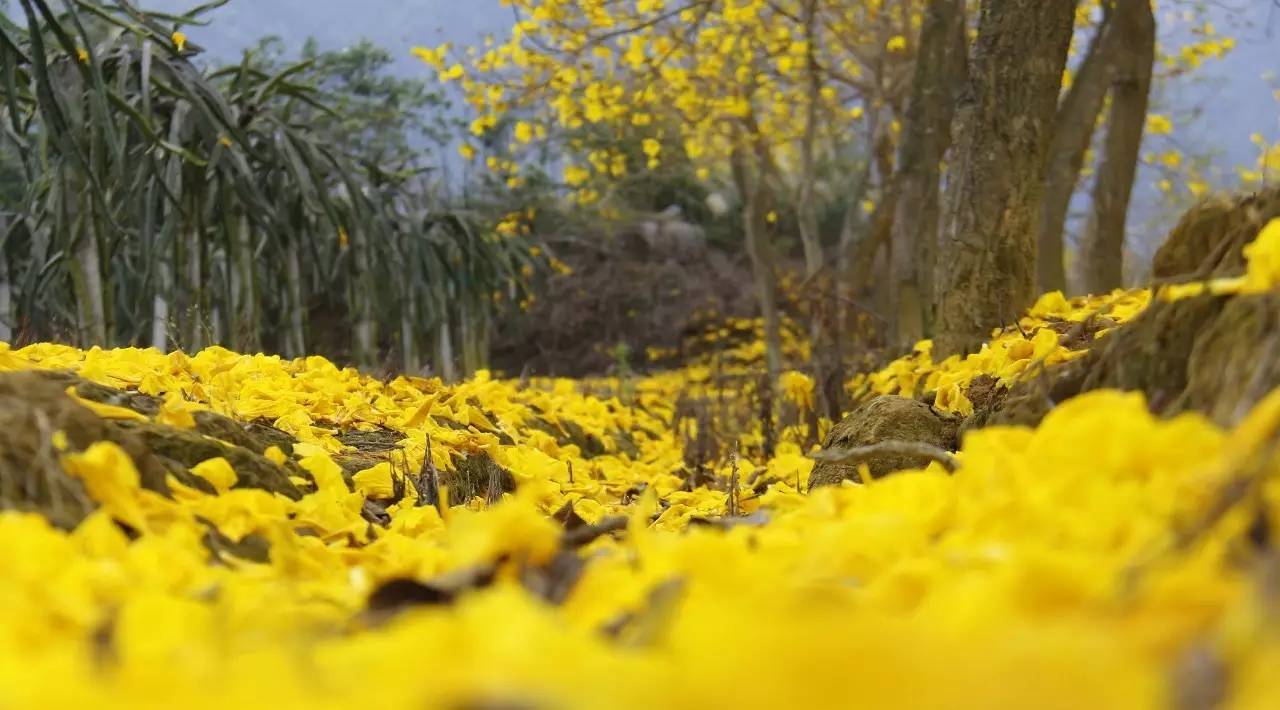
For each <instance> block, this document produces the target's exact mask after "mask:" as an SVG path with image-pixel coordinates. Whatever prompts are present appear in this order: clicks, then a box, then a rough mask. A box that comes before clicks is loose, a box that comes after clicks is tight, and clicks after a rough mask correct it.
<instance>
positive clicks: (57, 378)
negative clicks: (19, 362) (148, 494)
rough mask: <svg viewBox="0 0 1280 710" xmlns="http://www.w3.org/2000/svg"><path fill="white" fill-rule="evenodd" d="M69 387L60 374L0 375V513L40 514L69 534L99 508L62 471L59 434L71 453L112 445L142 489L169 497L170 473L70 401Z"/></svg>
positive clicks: (131, 439)
mask: <svg viewBox="0 0 1280 710" xmlns="http://www.w3.org/2000/svg"><path fill="white" fill-rule="evenodd" d="M68 383H69V381H68V380H67V379H66V377H65V375H63V374H58V373H52V374H51V373H49V372H42V371H25V372H6V373H0V510H6V509H12V510H22V511H31V512H38V513H41V514H43V515H44V516H45V517H46V518H48V520H49V521H50V522H51V523H53V524H54V525H55V526H57V527H60V528H66V529H69V528H72V527H74V526H75V525H76V524H78V523H79V522H80V521H81V520H83V519H84V517H85V516H86V515H88V514H89V513H90V512H92V511H93V509H94V508H95V507H96V504H95V503H94V502H93V500H91V499H90V498H89V497H88V495H87V494H86V493H85V491H84V486H83V485H82V484H81V483H80V481H79V480H77V479H75V478H72V477H71V476H70V475H68V474H67V473H66V472H65V471H63V469H62V465H61V463H60V461H59V454H60V453H61V452H59V451H57V450H56V449H55V448H54V445H53V436H54V433H55V432H62V435H64V436H65V437H66V444H67V451H72V452H74V451H83V450H85V449H87V448H89V447H90V446H91V445H93V444H94V443H96V442H99V441H111V442H114V443H115V444H117V445H118V446H120V447H121V448H122V449H124V451H125V453H127V454H128V455H129V457H130V458H131V459H133V462H134V465H135V466H136V467H137V469H138V473H139V475H140V478H141V482H142V485H143V486H144V487H146V488H148V489H150V490H153V491H157V492H160V493H165V494H167V493H168V492H169V488H168V485H167V483H166V476H167V474H168V473H169V470H168V467H167V466H165V464H164V463H163V462H162V461H160V460H159V459H158V458H157V457H155V456H154V455H153V454H152V453H151V452H150V450H149V449H148V448H147V447H146V445H145V444H144V443H143V442H142V441H141V440H140V439H138V438H137V437H136V436H134V435H133V434H131V433H129V432H126V431H122V430H121V429H120V428H119V427H118V426H116V424H115V423H114V422H111V421H107V420H105V419H102V418H101V417H99V416H98V415H96V414H94V413H93V412H92V411H90V410H89V409H88V408H86V407H84V406H83V405H81V404H79V403H78V402H76V401H75V400H74V399H72V398H70V397H68V396H67V395H66V393H65V390H66V387H67V386H68ZM192 478H194V476H193V477H192Z"/></svg>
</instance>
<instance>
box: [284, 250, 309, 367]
mask: <svg viewBox="0 0 1280 710" xmlns="http://www.w3.org/2000/svg"><path fill="white" fill-rule="evenodd" d="M285 287H286V289H287V290H288V295H289V297H288V299H287V300H286V301H285V308H287V309H288V311H289V314H288V323H289V325H288V330H287V331H286V333H287V336H288V337H287V338H286V340H285V348H284V350H285V353H286V354H288V355H289V356H290V357H302V356H303V355H306V354H307V330H306V313H307V304H306V302H305V301H304V300H303V296H302V263H301V262H300V261H299V260H298V249H297V247H294V248H291V249H289V250H288V256H287V257H286V258H285Z"/></svg>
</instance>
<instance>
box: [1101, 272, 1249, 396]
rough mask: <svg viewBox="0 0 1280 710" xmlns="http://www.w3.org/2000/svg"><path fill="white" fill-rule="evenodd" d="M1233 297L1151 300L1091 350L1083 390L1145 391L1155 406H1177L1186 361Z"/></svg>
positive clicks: (1185, 386)
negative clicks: (1140, 313)
mask: <svg viewBox="0 0 1280 710" xmlns="http://www.w3.org/2000/svg"><path fill="white" fill-rule="evenodd" d="M1230 300H1231V299H1230V298H1229V297H1226V296H1213V295H1201V296H1195V297H1192V298H1187V299H1183V300H1180V301H1174V302H1163V301H1153V302H1152V303H1151V305H1150V306H1149V307H1148V308H1147V310H1146V312H1145V313H1143V314H1142V315H1140V316H1138V317H1137V318H1135V319H1134V320H1133V321H1131V322H1129V323H1128V324H1126V325H1125V326H1124V327H1123V328H1120V329H1118V330H1117V331H1116V332H1114V333H1112V334H1111V335H1110V336H1109V337H1108V338H1107V342H1106V344H1105V345H1104V346H1103V347H1101V348H1099V349H1098V350H1096V351H1095V352H1094V353H1092V354H1091V355H1090V356H1089V358H1088V362H1089V364H1090V368H1091V369H1090V372H1089V375H1088V378H1087V379H1086V381H1085V383H1084V386H1083V387H1082V390H1083V391H1087V390H1094V389H1101V388H1113V389H1122V390H1135V391H1140V392H1145V393H1146V395H1147V402H1148V404H1150V406H1151V409H1152V410H1153V411H1157V412H1160V411H1168V410H1170V409H1171V408H1172V407H1175V406H1177V403H1178V402H1179V400H1180V398H1181V397H1182V393H1183V391H1184V390H1186V388H1187V381H1188V374H1187V363H1188V362H1189V361H1190V359H1191V353H1192V351H1193V350H1194V349H1195V348H1196V344H1197V342H1198V341H1199V340H1200V338H1201V336H1202V335H1203V334H1204V333H1205V332H1206V331H1208V330H1209V329H1210V328H1211V327H1212V325H1213V323H1214V322H1215V321H1216V320H1217V318H1218V316H1219V315H1220V314H1221V313H1222V311H1223V309H1224V308H1225V307H1226V305H1227V303H1228V302H1229V301H1230Z"/></svg>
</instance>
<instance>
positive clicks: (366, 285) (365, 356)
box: [350, 225, 378, 367]
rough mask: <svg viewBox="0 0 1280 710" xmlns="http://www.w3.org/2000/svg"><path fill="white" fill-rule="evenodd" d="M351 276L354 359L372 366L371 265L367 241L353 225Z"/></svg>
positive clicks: (374, 348)
mask: <svg viewBox="0 0 1280 710" xmlns="http://www.w3.org/2000/svg"><path fill="white" fill-rule="evenodd" d="M350 243H351V249H352V256H353V257H354V258H353V259H352V265H353V267H354V269H355V273H354V274H353V276H354V277H355V278H354V279H353V286H352V292H353V293H352V296H353V297H354V298H353V300H354V303H353V304H352V306H353V311H354V313H353V315H354V316H355V328H354V332H353V334H352V335H353V345H354V346H355V360H356V362H357V363H359V364H360V365H362V366H364V367H372V366H373V365H374V364H375V363H376V360H377V338H378V335H377V322H376V320H375V318H374V312H373V299H374V288H375V286H376V285H375V284H374V282H373V264H372V263H370V260H369V249H370V248H371V247H370V244H369V240H368V238H367V235H366V234H365V232H364V229H363V228H362V227H360V226H358V225H353V228H352V230H351V235H350Z"/></svg>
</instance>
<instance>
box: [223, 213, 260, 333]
mask: <svg viewBox="0 0 1280 710" xmlns="http://www.w3.org/2000/svg"><path fill="white" fill-rule="evenodd" d="M235 230H236V231H235V235H234V239H235V252H234V254H235V263H234V264H230V265H229V266H230V267H231V268H232V270H233V271H232V273H233V275H234V277H235V278H234V279H232V283H233V284H234V288H233V294H232V295H233V296H234V298H235V301H234V302H233V307H232V314H233V315H232V318H231V328H232V330H231V333H232V334H233V337H234V338H235V347H236V349H238V350H239V351H240V352H257V351H259V350H261V349H262V342H261V340H260V334H261V326H260V318H259V316H258V283H257V275H256V269H255V268H254V260H253V229H252V227H251V226H250V223H249V216H248V215H245V214H241V215H239V216H238V217H237V218H236V224H235Z"/></svg>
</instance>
